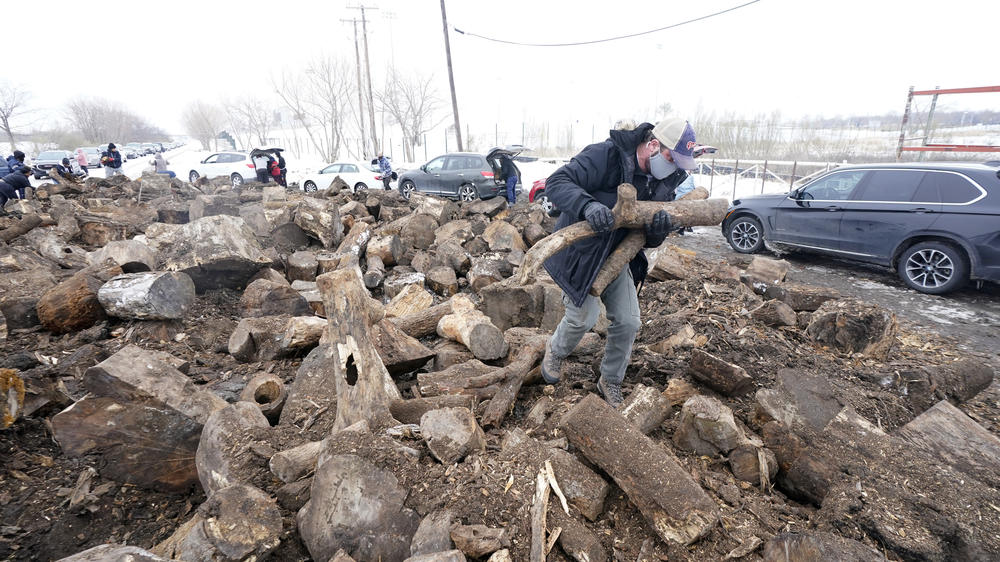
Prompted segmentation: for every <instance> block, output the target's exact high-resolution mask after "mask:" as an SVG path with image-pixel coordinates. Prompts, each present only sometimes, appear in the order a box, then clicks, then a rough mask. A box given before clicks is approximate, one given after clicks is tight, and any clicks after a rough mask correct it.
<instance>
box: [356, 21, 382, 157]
mask: <svg viewBox="0 0 1000 562" xmlns="http://www.w3.org/2000/svg"><path fill="white" fill-rule="evenodd" d="M351 9H353V10H361V35H362V38H363V40H364V42H365V71H366V74H367V76H368V118H369V120H370V122H371V127H372V147H373V148H374V149H375V152H376V153H378V134H377V133H376V131H375V101H374V97H373V95H372V67H371V60H370V59H369V58H368V18H366V17H365V9H366V7H365V5H364V4H362V5H360V6H351ZM367 9H369V10H377V9H378V8H370V7H369V8H367Z"/></svg>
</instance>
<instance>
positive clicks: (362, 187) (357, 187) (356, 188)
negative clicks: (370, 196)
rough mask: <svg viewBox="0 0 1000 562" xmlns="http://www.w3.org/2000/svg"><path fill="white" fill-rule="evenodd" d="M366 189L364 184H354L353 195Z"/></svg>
mask: <svg viewBox="0 0 1000 562" xmlns="http://www.w3.org/2000/svg"><path fill="white" fill-rule="evenodd" d="M366 189H368V186H367V185H365V184H364V182H358V183H357V184H355V186H354V193H357V192H359V191H364V190H366Z"/></svg>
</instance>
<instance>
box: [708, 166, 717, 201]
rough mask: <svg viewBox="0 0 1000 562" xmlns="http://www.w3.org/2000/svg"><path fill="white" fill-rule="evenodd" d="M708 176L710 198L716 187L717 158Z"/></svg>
mask: <svg viewBox="0 0 1000 562" xmlns="http://www.w3.org/2000/svg"><path fill="white" fill-rule="evenodd" d="M710 172H711V173H709V175H708V196H709V197H711V196H712V186H713V185H715V158H712V169H711V170H710Z"/></svg>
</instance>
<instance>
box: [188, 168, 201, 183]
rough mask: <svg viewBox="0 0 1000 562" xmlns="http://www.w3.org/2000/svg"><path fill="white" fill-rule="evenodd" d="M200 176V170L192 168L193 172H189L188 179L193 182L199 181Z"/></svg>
mask: <svg viewBox="0 0 1000 562" xmlns="http://www.w3.org/2000/svg"><path fill="white" fill-rule="evenodd" d="M199 177H200V176H199V175H198V172H196V171H194V170H191V173H190V174H188V181H190V182H191V183H194V182H196V181H198V178H199Z"/></svg>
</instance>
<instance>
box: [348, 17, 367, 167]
mask: <svg viewBox="0 0 1000 562" xmlns="http://www.w3.org/2000/svg"><path fill="white" fill-rule="evenodd" d="M340 21H342V22H351V23H352V24H354V61H355V63H356V64H357V69H358V124H359V125H361V157H362V158H365V157H366V156H365V151H366V150H368V136H367V133H365V103H364V94H363V93H362V92H363V91H364V86H362V85H361V53H360V51H359V50H358V20H356V19H349V20H340ZM373 156H374V155H373Z"/></svg>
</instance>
